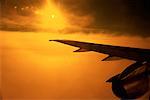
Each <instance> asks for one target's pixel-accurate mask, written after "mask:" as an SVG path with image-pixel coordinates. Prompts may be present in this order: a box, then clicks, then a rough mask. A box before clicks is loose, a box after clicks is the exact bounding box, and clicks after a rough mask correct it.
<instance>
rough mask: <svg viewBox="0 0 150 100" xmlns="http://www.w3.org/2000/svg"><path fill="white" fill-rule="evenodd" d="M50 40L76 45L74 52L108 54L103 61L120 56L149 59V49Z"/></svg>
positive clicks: (131, 58)
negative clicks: (76, 48)
mask: <svg viewBox="0 0 150 100" xmlns="http://www.w3.org/2000/svg"><path fill="white" fill-rule="evenodd" d="M50 41H55V42H60V43H64V44H67V45H71V46H74V47H78V48H79V49H78V50H75V51H74V52H87V51H95V52H99V53H104V54H108V55H109V56H108V57H107V58H105V59H103V61H110V60H118V59H121V58H125V59H130V60H134V61H138V62H144V61H147V62H148V61H149V59H150V50H149V49H140V48H131V47H121V46H111V45H103V44H95V43H88V42H79V41H72V40H50Z"/></svg>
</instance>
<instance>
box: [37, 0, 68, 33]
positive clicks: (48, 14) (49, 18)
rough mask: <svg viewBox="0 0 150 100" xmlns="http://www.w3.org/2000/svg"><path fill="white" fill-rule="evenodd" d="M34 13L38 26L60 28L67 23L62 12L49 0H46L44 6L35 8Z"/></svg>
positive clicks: (52, 28) (51, 28)
mask: <svg viewBox="0 0 150 100" xmlns="http://www.w3.org/2000/svg"><path fill="white" fill-rule="evenodd" d="M35 14H36V16H37V20H38V23H39V25H38V28H42V29H50V30H62V29H64V28H65V27H66V26H67V25H68V23H67V20H66V18H65V17H64V14H63V12H62V11H60V9H59V8H58V7H57V6H56V5H55V4H53V2H52V1H51V0H47V2H46V4H45V6H44V7H43V8H42V9H37V10H36V11H35Z"/></svg>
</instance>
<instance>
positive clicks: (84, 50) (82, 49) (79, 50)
mask: <svg viewBox="0 0 150 100" xmlns="http://www.w3.org/2000/svg"><path fill="white" fill-rule="evenodd" d="M88 51H90V50H88V49H84V48H79V49H77V50H75V51H73V52H88Z"/></svg>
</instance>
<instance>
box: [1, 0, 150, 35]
mask: <svg viewBox="0 0 150 100" xmlns="http://www.w3.org/2000/svg"><path fill="white" fill-rule="evenodd" d="M45 1H46V0H26V1H22V0H13V2H12V1H10V0H1V4H2V6H1V12H2V15H1V17H2V19H3V20H2V21H1V24H0V25H1V30H15V31H17V30H19V31H21V30H24V31H36V30H37V29H35V28H34V27H32V26H34V24H36V21H34V20H30V21H31V22H32V23H25V24H26V25H24V24H23V23H22V24H20V21H21V18H20V20H18V18H15V17H14V16H19V17H20V16H21V17H22V18H23V19H24V18H25V19H27V18H28V19H30V18H31V17H33V15H32V10H26V11H25V10H24V12H22V11H21V9H20V10H18V11H17V13H16V12H15V11H14V10H12V9H13V8H14V7H15V6H17V7H20V8H24V9H25V7H31V8H32V9H35V8H40V7H42V6H43V5H44V3H45ZM53 2H54V3H55V4H56V5H59V6H60V7H61V8H63V10H64V12H66V18H67V19H68V20H69V22H70V26H69V27H67V28H66V29H64V30H63V31H65V32H69V31H70V32H78V31H81V32H83V33H110V34H114V35H138V36H144V37H149V36H150V28H149V26H150V1H149V0H132V1H131V0H110V1H109V2H108V1H106V0H53ZM10 14H11V15H12V16H11V17H10ZM16 19H17V20H16ZM12 21H13V22H14V23H10V22H12Z"/></svg>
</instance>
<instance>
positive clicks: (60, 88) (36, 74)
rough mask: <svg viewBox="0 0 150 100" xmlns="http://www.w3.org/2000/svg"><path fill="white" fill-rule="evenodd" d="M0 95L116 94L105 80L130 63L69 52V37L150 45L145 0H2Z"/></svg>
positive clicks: (73, 99)
mask: <svg viewBox="0 0 150 100" xmlns="http://www.w3.org/2000/svg"><path fill="white" fill-rule="evenodd" d="M0 4H1V6H0V11H1V13H0V17H1V20H0V43H1V44H0V48H1V49H0V50H1V52H0V56H1V60H0V64H1V71H0V75H1V82H0V85H1V87H0V90H1V91H0V94H1V95H2V97H3V98H4V99H5V100H26V99H28V100H33V99H38V100H43V99H45V100H47V99H48V100H99V99H116V98H117V97H116V96H115V95H114V94H113V93H112V91H111V84H109V83H106V82H105V81H106V80H107V79H109V78H110V77H112V76H113V75H116V74H118V73H119V72H121V71H122V70H123V69H125V68H126V67H127V66H129V65H130V64H132V63H133V61H129V60H126V59H123V60H119V61H113V62H102V61H101V60H102V59H103V58H105V57H106V56H107V55H104V54H99V53H95V52H87V53H73V52H72V51H74V50H76V49H77V48H74V47H70V46H66V45H63V44H60V43H54V42H49V40H50V39H68V40H76V41H83V42H93V43H101V44H109V45H118V46H127V47H136V48H146V49H150V45H149V42H150V37H149V36H150V34H149V31H150V29H149V24H150V8H149V7H150V2H149V1H148V0H142V1H141V0H132V1H131V0H110V1H109V2H108V1H106V0H74V1H73V0H1V1H0Z"/></svg>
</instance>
